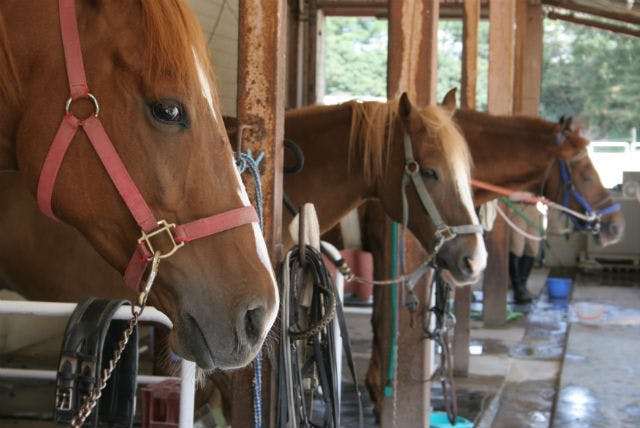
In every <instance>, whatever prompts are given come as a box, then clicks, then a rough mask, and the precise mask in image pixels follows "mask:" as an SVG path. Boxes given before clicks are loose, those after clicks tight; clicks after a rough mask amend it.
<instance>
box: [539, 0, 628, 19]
mask: <svg viewBox="0 0 640 428" xmlns="http://www.w3.org/2000/svg"><path fill="white" fill-rule="evenodd" d="M542 4H544V5H549V6H555V7H559V8H562V9H566V10H572V11H574V12H582V13H588V14H589V15H595V16H600V17H602V18H609V19H613V20H615V21H622V22H628V23H630V24H637V25H640V12H638V11H637V10H636V11H630V10H626V9H623V8H621V7H615V5H613V4H611V5H610V7H609V8H607V9H603V8H599V7H595V6H587V5H584V4H578V3H576V2H574V1H571V0H542Z"/></svg>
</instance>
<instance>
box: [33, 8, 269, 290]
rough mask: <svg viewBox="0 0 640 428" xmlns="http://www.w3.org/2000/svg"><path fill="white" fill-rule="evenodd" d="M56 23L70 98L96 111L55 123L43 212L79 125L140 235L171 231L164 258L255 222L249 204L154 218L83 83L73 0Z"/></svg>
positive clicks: (138, 253)
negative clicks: (176, 221) (191, 217)
mask: <svg viewBox="0 0 640 428" xmlns="http://www.w3.org/2000/svg"><path fill="white" fill-rule="evenodd" d="M58 8H59V11H60V28H61V34H62V44H63V46H64V56H65V64H66V69H67V76H68V79H69V89H70V97H71V98H70V100H75V99H78V98H86V97H89V98H91V100H92V102H93V103H94V108H95V112H94V114H92V115H91V116H89V117H88V118H86V119H84V120H80V119H78V118H77V117H75V116H74V115H73V114H72V113H70V112H67V114H66V115H65V116H64V117H63V119H62V122H61V124H60V127H59V128H58V131H57V133H56V135H55V137H54V139H53V142H52V143H51V147H50V148H49V152H48V153H47V156H46V158H45V161H44V165H43V166H42V172H41V173H40V178H39V182H38V195H37V196H38V205H39V206H40V209H41V210H42V212H44V213H45V214H46V215H48V216H49V217H51V218H54V219H56V216H55V214H54V213H53V209H52V207H51V199H52V196H53V190H54V187H55V182H56V177H57V176H58V171H59V170H60V167H61V165H62V161H63V160H64V156H65V154H66V153H67V150H68V148H69V145H70V144H71V141H72V140H73V138H74V137H75V135H76V133H77V132H78V130H79V129H80V128H82V129H83V130H84V132H85V134H86V135H87V137H88V138H89V141H90V142H91V145H92V146H93V148H94V150H95V151H96V153H97V154H98V157H99V158H100V162H101V163H102V165H103V166H104V168H105V170H106V171H107V173H108V174H109V177H110V178H111V181H112V182H113V184H114V186H115V187H116V189H117V191H118V193H119V194H120V197H121V198H122V200H123V201H124V203H125V204H126V206H127V208H128V209H129V212H131V215H132V216H133V218H134V219H135V221H136V223H137V224H138V226H140V228H141V229H142V232H143V237H144V236H145V234H150V235H153V232H154V231H155V230H158V231H160V232H166V233H170V234H171V237H172V239H173V240H175V242H176V244H178V245H174V248H172V250H171V251H170V252H169V253H167V254H165V255H163V256H162V257H168V256H169V255H171V254H173V252H174V251H175V250H176V249H177V248H179V246H181V245H182V244H184V243H186V242H190V241H193V240H195V239H200V238H204V237H206V236H209V235H213V234H216V233H219V232H223V231H225V230H229V229H233V228H236V227H238V226H242V225H245V224H249V223H254V222H255V223H257V222H258V215H257V213H256V211H255V209H254V208H253V207H251V206H245V207H241V208H236V209H232V210H229V211H226V212H224V213H222V214H215V215H212V216H210V217H206V218H203V219H200V220H195V221H193V222H191V223H187V224H184V225H179V226H174V225H168V224H166V222H164V223H165V224H164V225H162V223H163V222H158V220H157V219H156V218H155V216H154V215H153V213H152V212H151V209H150V208H149V206H148V205H147V203H146V202H145V200H144V198H143V196H142V194H141V193H140V191H139V190H138V187H137V186H136V185H135V183H134V182H133V179H132V178H131V176H130V175H129V172H128V171H127V168H126V167H125V165H124V163H123V162H122V159H121V158H120V156H119V155H118V153H117V152H116V149H115V147H114V146H113V143H112V142H111V140H110V139H109V136H108V135H107V133H106V131H105V129H104V127H103V126H102V123H101V122H100V119H99V118H98V110H99V107H98V102H97V100H95V98H94V97H93V96H92V95H91V94H90V92H89V87H88V86H87V82H86V80H87V79H86V76H85V71H84V64H83V61H82V50H81V48H80V36H79V33H78V24H77V19H76V12H75V0H59V2H58ZM148 245H151V244H150V241H148V240H147V241H141V242H139V243H138V244H137V246H136V249H135V251H134V253H133V256H132V257H131V259H130V261H129V264H128V265H127V267H126V269H125V274H124V279H125V282H126V283H127V285H128V286H129V287H131V288H132V289H133V290H134V291H137V290H138V286H139V284H140V280H141V279H142V275H143V274H144V271H145V270H146V268H147V265H148V264H149V260H150V258H151V257H152V256H153V254H152V253H151V251H152V249H151V248H148Z"/></svg>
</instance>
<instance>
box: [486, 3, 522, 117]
mask: <svg viewBox="0 0 640 428" xmlns="http://www.w3.org/2000/svg"><path fill="white" fill-rule="evenodd" d="M521 1H524V0H521ZM514 23H515V2H514V1H513V0H492V1H491V5H490V7H489V85H488V86H489V88H488V90H489V93H488V109H489V113H491V114H511V112H512V108H513V64H514V36H515V31H514Z"/></svg>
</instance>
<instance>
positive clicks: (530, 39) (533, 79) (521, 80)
mask: <svg viewBox="0 0 640 428" xmlns="http://www.w3.org/2000/svg"><path fill="white" fill-rule="evenodd" d="M542 19H543V16H542V4H541V3H537V4H536V3H531V2H526V1H524V0H522V1H519V2H518V3H516V23H517V26H516V52H515V72H514V83H513V89H514V91H513V92H514V98H513V112H514V113H521V114H527V115H532V116H537V115H538V107H539V105H540V85H541V84H542V35H543V28H542Z"/></svg>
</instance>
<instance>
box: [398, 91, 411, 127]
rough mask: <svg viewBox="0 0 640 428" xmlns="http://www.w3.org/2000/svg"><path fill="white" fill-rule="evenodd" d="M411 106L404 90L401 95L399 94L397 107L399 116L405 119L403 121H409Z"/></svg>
mask: <svg viewBox="0 0 640 428" xmlns="http://www.w3.org/2000/svg"><path fill="white" fill-rule="evenodd" d="M412 108H413V106H412V105H411V101H409V96H408V95H407V93H406V92H403V93H402V95H400V105H399V108H398V112H399V113H400V117H401V118H402V120H404V121H405V123H408V121H409V116H410V115H411V109H412Z"/></svg>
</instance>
